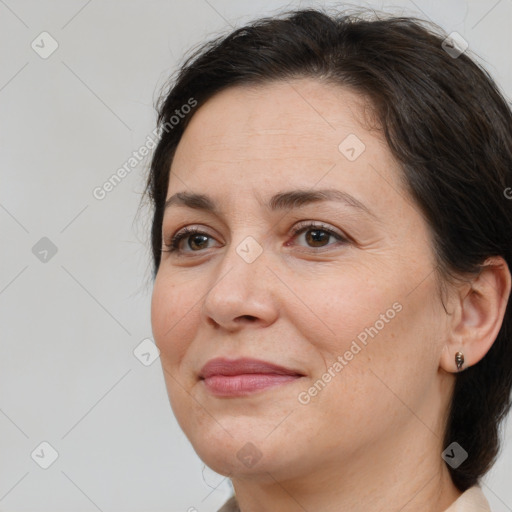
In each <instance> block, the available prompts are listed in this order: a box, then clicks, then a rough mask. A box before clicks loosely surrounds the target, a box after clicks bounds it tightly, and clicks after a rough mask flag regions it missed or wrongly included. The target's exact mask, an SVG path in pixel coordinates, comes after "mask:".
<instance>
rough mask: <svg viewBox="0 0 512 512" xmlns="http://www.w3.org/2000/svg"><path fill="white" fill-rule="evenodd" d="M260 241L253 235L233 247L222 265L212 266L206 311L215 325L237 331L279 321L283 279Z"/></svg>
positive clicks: (227, 250)
mask: <svg viewBox="0 0 512 512" xmlns="http://www.w3.org/2000/svg"><path fill="white" fill-rule="evenodd" d="M246 240H247V239H246ZM256 244H257V242H255V240H254V239H252V240H251V239H250V238H249V240H248V241H245V242H244V241H243V242H242V243H240V244H238V245H232V246H230V247H229V248H227V249H226V252H225V253H224V256H223V258H222V260H221V261H220V262H219V264H218V265H216V266H212V267H211V269H212V270H211V272H212V279H211V282H210V284H209V290H208V292H207V294H206V296H205V297H204V300H203V305H202V314H203V315H204V317H205V321H206V322H207V323H209V324H210V325H212V326H213V327H215V328H220V327H221V328H224V329H226V330H229V331H235V330H238V329H240V328H242V327H243V326H244V325H245V326H246V325H251V324H253V325H254V326H256V325H258V326H259V327H261V326H268V325H270V324H272V323H273V322H274V321H275V320H276V318H277V314H278V310H279V308H278V300H277V287H278V285H279V281H278V279H276V277H275V274H274V273H273V272H272V271H271V270H270V269H269V268H268V265H269V258H268V257H267V254H266V251H265V250H263V251H262V249H263V247H262V246H259V244H258V245H256ZM255 251H256V252H255ZM261 251H262V252H261ZM251 252H252V254H251ZM258 253H259V255H257V254H258ZM256 255H257V257H256V258H255V259H253V258H254V256H256Z"/></svg>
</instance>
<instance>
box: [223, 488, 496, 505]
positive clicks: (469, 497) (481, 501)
mask: <svg viewBox="0 0 512 512" xmlns="http://www.w3.org/2000/svg"><path fill="white" fill-rule="evenodd" d="M218 512H240V509H239V508H238V504H237V502H236V498H235V497H234V496H231V498H229V500H228V501H226V503H224V505H223V506H222V507H221V508H220V509H219V510H218ZM444 512H491V509H490V508H489V502H488V501H487V498H486V497H485V496H484V493H483V492H482V489H481V487H479V486H478V485H475V486H473V487H470V488H469V489H468V490H467V491H465V492H463V493H462V494H461V495H460V496H459V498H458V499H457V500H455V501H454V502H453V503H452V504H451V505H450V506H449V507H448V508H447V509H446V510H445V511H444Z"/></svg>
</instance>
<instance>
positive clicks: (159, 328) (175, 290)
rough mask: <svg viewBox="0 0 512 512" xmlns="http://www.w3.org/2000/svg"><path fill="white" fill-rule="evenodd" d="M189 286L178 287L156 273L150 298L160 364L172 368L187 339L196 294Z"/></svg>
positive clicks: (177, 360)
mask: <svg viewBox="0 0 512 512" xmlns="http://www.w3.org/2000/svg"><path fill="white" fill-rule="evenodd" d="M191 288H192V287H190V286H189V287H188V288H187V287H186V286H178V285H177V284H176V283H175V281H174V280H173V279H170V278H168V277H165V276H163V275H161V274H157V277H156V279H155V283H154V287H153V295H152V299H151V325H152V328H153V336H154V339H155V343H156V345H157V346H158V348H159V350H160V357H161V359H162V362H163V363H164V364H166V365H167V364H169V363H170V364H171V365H175V364H178V363H179V362H180V361H181V359H182V358H183V356H184V354H185V352H186V350H187V347H188V344H189V343H190V340H192V339H193V335H194V334H193V333H192V332H191V329H192V327H193V325H194V324H193V322H192V321H191V318H192V316H193V315H194V311H193V307H194V304H195V303H196V302H197V295H196V294H194V293H193V292H192V291H191Z"/></svg>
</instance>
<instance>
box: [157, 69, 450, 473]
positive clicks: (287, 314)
mask: <svg viewBox="0 0 512 512" xmlns="http://www.w3.org/2000/svg"><path fill="white" fill-rule="evenodd" d="M361 116H362V103H361V99H360V97H359V96H357V95H355V94H354V93H352V92H349V91H347V90H344V89H342V88H338V87H335V86H332V85H326V84H323V83H320V82H318V81H315V80H312V79H302V80H294V81H293V82H289V83H284V82H280V83H272V84H267V85H264V86H258V87H256V86H254V87H233V88H230V89H228V90H225V91H223V92H221V93H219V94H218V95H216V96H215V97H213V98H212V99H210V100H209V101H208V102H207V103H206V104H204V105H203V106H202V107H200V108H199V109H198V111H197V112H196V113H195V114H194V115H193V118H192V119H191V122H190V124H189V126H188V127H187V129H186V130H185V133H184V135H183V138H182V140H181V141H180V144H179V146H178V148H177V151H176V155H175V158H174V161H173V163H172V167H171V172H170V180H169V188H168V192H167V198H168V199H169V198H171V196H172V197H175V195H176V194H178V193H180V194H184V195H185V194H187V195H188V194H201V195H204V196H207V198H208V202H209V204H210V206H213V207H214V208H213V209H209V208H207V206H208V205H206V204H205V203H206V202H205V201H198V200H197V199H196V200H193V199H190V200H188V201H187V200H186V198H185V196H181V199H179V198H176V197H175V199H174V200H173V201H172V202H170V203H171V204H169V206H168V208H167V209H166V211H165V215H164V219H163V239H164V243H170V240H171V239H172V237H173V236H174V235H176V234H177V233H178V232H182V230H183V228H185V227H188V228H189V229H191V228H197V230H198V231H199V232H200V234H199V235H198V234H196V235H194V234H187V235H186V236H185V238H183V239H182V240H181V241H179V242H178V244H177V247H176V250H175V251H173V252H168V250H167V248H165V247H164V249H166V251H165V252H163V253H162V260H161V263H160V267H159V269H158V274H157V276H156V281H155V285H154V293H153V300H152V324H153V333H154V337H155V341H156V343H157V345H158V347H159V349H160V351H161V362H162V366H163V369H164V375H165V380H166V385H167V391H168V394H169V398H170V402H171V404H172V408H173V411H174V413H175V415H176V418H177V420H178V422H179V424H180V426H181V427H182V429H183V431H184V432H185V434H186V435H187V437H188V438H189V440H190V441H191V443H192V445H193V446H194V448H195V450H196V451H197V453H198V454H199V456H200V457H201V458H202V459H203V460H204V462H205V463H206V464H208V465H209V466H210V467H212V468H213V469H214V470H216V471H217V472H219V473H223V474H230V475H235V476H236V475H238V477H240V478H244V475H249V474H250V475H251V477H252V478H254V477H256V476H257V475H261V476H262V477H263V476H264V475H265V474H267V475H268V474H269V473H270V474H271V475H272V476H273V477H275V478H278V477H279V476H283V475H285V476H286V477H289V478H291V477H293V476H300V475H307V474H310V472H311V471H321V470H322V469H325V470H329V468H332V467H335V466H336V467H338V466H340V464H343V463H345V462H347V463H348V461H350V464H351V467H352V469H354V467H355V466H354V465H355V464H357V461H361V462H363V461H364V463H365V464H366V466H365V467H368V466H367V463H368V460H371V461H373V462H374V463H376V464H378V461H379V458H380V457H386V458H387V459H388V460H389V458H390V457H391V458H392V457H394V456H396V457H397V459H398V458H399V457H402V456H403V450H405V449H406V448H405V446H408V445H407V444H406V443H407V439H412V438H413V437H414V439H419V440H422V439H423V440H427V439H428V442H429V443H430V442H431V441H432V438H433V435H432V432H433V431H437V429H438V427H439V426H440V425H441V423H440V417H441V416H442V414H444V410H445V408H446V407H447V404H448V400H449V397H448V391H449V390H450V387H449V386H448V385H444V387H443V389H441V388H442V386H441V385H440V384H441V383H440V380H441V379H443V378H446V377H445V376H444V375H443V372H442V371H440V369H439V361H440V357H441V353H442V351H443V346H444V342H445V337H443V333H444V332H445V331H444V329H445V327H446V326H445V323H444V322H443V321H442V320H440V318H441V319H442V318H443V317H444V314H443V309H442V305H441V302H440V298H439V296H438V293H437V287H436V280H435V275H434V258H433V252H432V248H431V241H430V237H429V232H428V230H427V225H426V223H425V221H424V220H423V218H422V217H421V215H420V213H419V209H417V207H415V205H414V203H413V201H412V200H411V199H410V198H409V196H408V195H407V193H406V192H405V190H404V189H403V186H402V185H401V183H400V181H399V171H398V165H397V163H396V162H395V161H394V160H393V158H392V156H391V154H390V151H389V149H388V147H387V145H386V143H385V140H384V139H383V137H382V135H381V134H380V133H379V132H377V131H372V132H369V131H367V130H366V129H365V128H363V126H362V124H361V123H360V120H361V119H362V117H361ZM319 191H329V192H328V193H326V194H325V195H324V196H322V195H321V194H319ZM334 192H336V193H337V194H338V195H337V196H335V195H334V194H333V193H334ZM312 194H315V195H316V200H311V199H312V198H311V197H310V198H309V199H308V196H310V195H312ZM331 194H332V195H331ZM312 223H314V225H313V226H309V225H310V224H312ZM308 226H309V227H308ZM295 229H299V231H298V233H296V234H294V230H295ZM178 234H179V233H178ZM217 358H221V359H223V360H224V361H221V364H219V365H215V364H214V365H211V366H210V368H209V369H207V370H203V367H205V365H206V364H207V363H208V362H209V361H211V360H213V359H217ZM240 359H256V360H259V361H263V362H264V363H265V362H266V363H270V364H272V365H278V366H279V367H282V368H284V369H286V370H287V371H280V370H276V369H275V368H273V367H271V366H265V365H263V366H260V365H258V364H256V363H254V362H252V363H251V362H247V361H245V363H244V361H241V362H240V361H238V362H237V360H240ZM251 372H255V373H252V375H251ZM439 432H440V430H439ZM420 443H421V441H420ZM423 444H425V445H426V443H423ZM439 453H440V452H439ZM415 456H419V454H415ZM347 465H348V464H347Z"/></svg>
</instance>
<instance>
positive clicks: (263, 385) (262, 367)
mask: <svg viewBox="0 0 512 512" xmlns="http://www.w3.org/2000/svg"><path fill="white" fill-rule="evenodd" d="M302 376H303V375H302V374H301V373H299V372H297V371H296V370H291V369H289V368H284V367H282V366H278V365H275V364H272V363H267V362H266V361H259V360H257V359H247V358H242V359H224V358H216V359H212V360H210V361H208V363H206V364H205V365H204V366H203V368H202V370H201V372H200V374H199V377H200V379H202V380H203V382H204V384H205V386H206V389H207V390H208V391H210V392H211V393H212V394H213V395H215V396H224V397H236V396H245V395H248V394H251V393H254V392H256V391H261V390H263V389H267V388H269V387H273V386H279V385H282V384H285V383H287V382H291V381H294V380H296V379H299V378H300V377H302Z"/></svg>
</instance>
